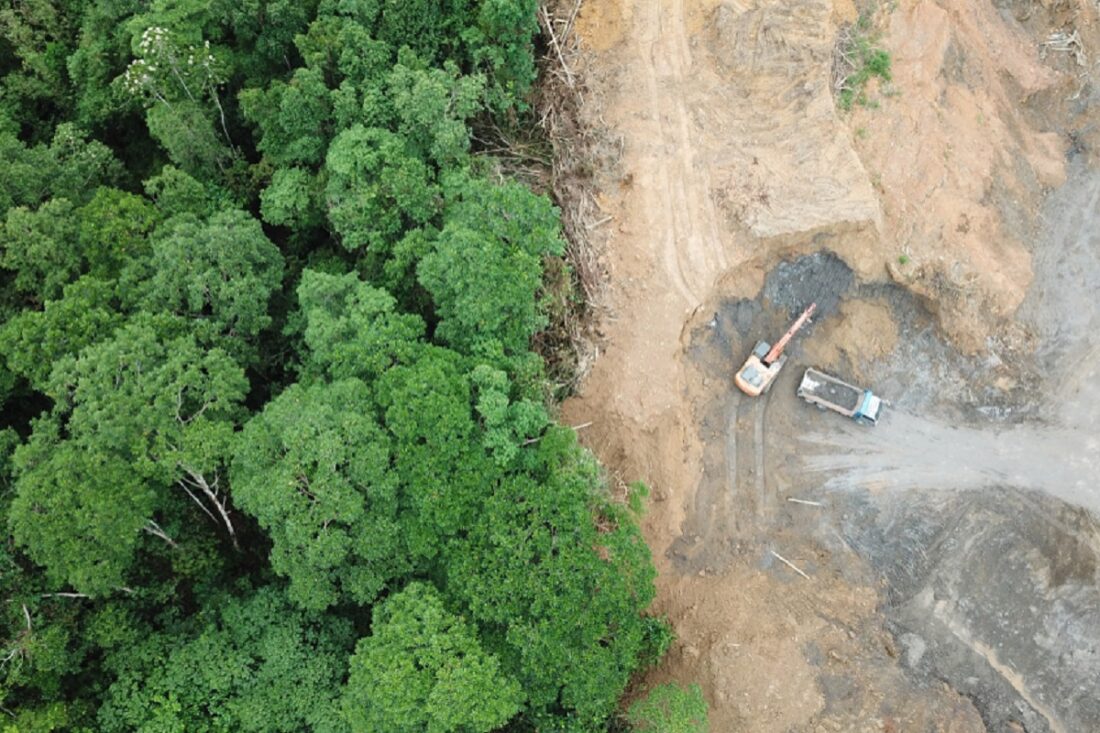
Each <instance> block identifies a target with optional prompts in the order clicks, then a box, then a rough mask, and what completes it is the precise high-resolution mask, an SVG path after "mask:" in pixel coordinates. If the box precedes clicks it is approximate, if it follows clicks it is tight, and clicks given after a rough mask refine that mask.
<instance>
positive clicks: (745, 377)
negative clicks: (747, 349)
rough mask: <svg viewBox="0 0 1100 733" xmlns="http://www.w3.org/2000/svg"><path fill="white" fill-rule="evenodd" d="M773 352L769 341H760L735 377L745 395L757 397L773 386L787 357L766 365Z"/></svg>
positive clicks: (735, 381)
mask: <svg viewBox="0 0 1100 733" xmlns="http://www.w3.org/2000/svg"><path fill="white" fill-rule="evenodd" d="M769 351H771V344H769V343H768V342H767V341H758V342H757V343H756V348H754V349H753V350H752V354H751V355H750V356H749V358H748V359H746V360H745V363H744V364H743V365H742V366H741V370H740V371H738V372H737V374H735V375H734V377H733V381H734V383H735V384H736V385H737V388H738V389H740V390H741V391H742V392H744V393H745V394H747V395H749V396H750V397H757V396H759V395H761V394H763V393H764V392H767V391H768V389H769V388H770V387H771V386H772V382H773V381H774V380H775V376H776V375H777V374H779V370H780V369H782V368H783V362H784V361H786V359H787V357H785V356H781V357H779V358H778V359H777V360H776V361H775V362H774V363H772V364H771V365H767V364H765V363H764V358H765V357H766V356H767V355H768V352H769Z"/></svg>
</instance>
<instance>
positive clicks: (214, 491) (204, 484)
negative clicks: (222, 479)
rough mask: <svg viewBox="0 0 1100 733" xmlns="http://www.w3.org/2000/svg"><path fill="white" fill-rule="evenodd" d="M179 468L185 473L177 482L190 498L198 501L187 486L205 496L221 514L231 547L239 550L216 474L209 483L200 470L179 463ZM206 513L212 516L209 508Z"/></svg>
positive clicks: (225, 500) (235, 533)
mask: <svg viewBox="0 0 1100 733" xmlns="http://www.w3.org/2000/svg"><path fill="white" fill-rule="evenodd" d="M180 468H182V469H183V471H184V473H185V474H187V475H186V476H184V477H183V478H181V479H179V481H178V482H177V483H179V485H180V486H182V487H183V488H184V491H187V493H188V494H190V495H191V498H192V499H195V501H198V499H197V497H195V496H194V495H193V494H192V492H191V491H189V490H188V488H189V487H190V488H192V489H197V490H198V491H200V492H201V493H202V494H203V495H204V496H206V498H207V499H208V500H209V501H210V503H211V504H213V505H214V509H216V510H217V512H218V514H219V515H220V516H221V520H222V524H224V525H225V529H226V531H227V532H228V533H229V539H230V540H231V541H232V542H233V549H234V550H240V549H241V547H240V545H239V544H238V543H237V532H236V530H234V529H233V521H232V520H231V519H230V518H229V510H228V509H227V508H226V503H227V501H228V497H226V496H223V495H222V494H221V493H220V492H219V491H218V481H219V477H218V474H217V473H215V474H214V481H213V483H210V482H208V481H207V480H206V477H205V476H203V475H202V474H201V473H200V472H198V471H196V470H194V469H192V468H189V467H188V466H185V465H183V464H180ZM199 506H203V504H202V502H199ZM203 508H204V509H205V508H206V507H205V506H203ZM206 513H207V515H209V516H211V518H212V517H213V515H211V514H210V511H209V510H207V512H206ZM215 521H216V520H215Z"/></svg>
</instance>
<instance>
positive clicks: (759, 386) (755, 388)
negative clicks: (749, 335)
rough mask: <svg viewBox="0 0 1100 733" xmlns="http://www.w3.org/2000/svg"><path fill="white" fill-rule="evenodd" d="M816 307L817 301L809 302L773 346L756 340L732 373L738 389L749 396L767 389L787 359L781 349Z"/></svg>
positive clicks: (755, 395)
mask: <svg viewBox="0 0 1100 733" xmlns="http://www.w3.org/2000/svg"><path fill="white" fill-rule="evenodd" d="M816 309H817V303H810V305H809V307H808V308H806V310H804V311H802V315H800V316H799V317H798V318H797V319H795V322H794V323H792V324H791V327H790V328H788V329H787V332H786V333H785V334H783V337H782V338H780V339H779V340H778V341H776V342H775V346H772V345H771V344H769V343H768V342H767V341H757V342H756V346H755V347H754V348H753V350H752V353H751V354H749V358H748V359H746V360H745V363H744V364H742V365H741V368H740V369H738V370H737V373H736V374H734V375H733V382H734V384H736V385H737V388H738V389H740V390H741V391H742V392H744V393H745V394H747V395H748V396H749V397H758V396H759V395H760V394H761V393H762V392H767V391H768V389H769V388H770V387H771V386H772V382H774V381H775V378H776V376H778V375H779V370H780V369H782V368H783V363H784V362H785V361H786V360H787V357H785V356H784V355H783V349H785V348H787V344H788V343H789V342H790V340H791V339H792V338H793V337H794V335H795V334H796V333H798V329H800V328H802V326H804V325H805V324H806V322H807V321H809V320H810V316H812V315H813V313H814V310H816Z"/></svg>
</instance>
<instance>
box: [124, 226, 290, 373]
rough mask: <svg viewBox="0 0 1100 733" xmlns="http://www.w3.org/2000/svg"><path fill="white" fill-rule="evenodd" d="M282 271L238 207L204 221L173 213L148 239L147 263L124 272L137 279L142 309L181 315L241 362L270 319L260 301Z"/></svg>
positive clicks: (251, 351) (270, 248) (277, 259)
mask: <svg viewBox="0 0 1100 733" xmlns="http://www.w3.org/2000/svg"><path fill="white" fill-rule="evenodd" d="M282 276H283V258H282V255H281V254H280V253H279V250H278V249H277V248H276V247H275V245H273V244H272V243H271V241H270V240H268V238H267V237H266V236H265V235H264V232H263V229H262V228H261V227H260V223H259V222H258V221H256V220H255V219H253V218H252V217H251V216H249V215H248V214H246V213H244V212H243V211H221V212H218V213H217V214H214V215H213V216H211V217H210V218H209V219H207V220H206V221H202V220H200V219H199V218H198V217H195V216H192V215H186V214H185V215H180V216H177V217H174V218H173V219H171V220H170V221H169V222H167V223H166V225H165V226H164V227H163V228H162V229H160V230H158V231H157V233H156V235H155V236H154V237H153V246H152V256H151V258H150V259H149V261H148V263H144V262H143V263H140V265H139V268H138V269H137V270H136V271H135V272H134V273H132V274H131V277H132V278H139V279H141V280H143V281H144V284H143V286H142V287H141V292H142V296H141V305H142V306H144V307H145V308H146V309H147V310H149V311H150V312H153V313H164V312H167V313H172V314H175V315H177V316H179V317H181V318H184V319H187V320H188V321H189V323H190V324H191V327H192V329H193V330H194V332H195V333H196V334H197V335H198V336H199V338H200V339H202V340H204V341H206V342H208V343H214V344H218V345H220V346H222V347H223V348H225V349H226V350H227V351H229V352H230V353H231V354H233V355H234V356H235V357H237V358H238V359H240V360H241V361H242V362H244V363H247V362H249V361H251V360H252V359H253V358H254V355H253V354H254V350H255V348H254V347H255V342H256V338H257V336H258V335H259V333H260V331H261V330H263V329H264V328H265V327H266V326H267V325H268V324H270V323H271V317H270V316H269V315H268V301H269V299H270V298H271V294H272V292H273V291H274V290H275V289H276V288H278V287H279V285H280V283H281V282H282Z"/></svg>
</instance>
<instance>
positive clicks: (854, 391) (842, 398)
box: [798, 368, 882, 425]
mask: <svg viewBox="0 0 1100 733" xmlns="http://www.w3.org/2000/svg"><path fill="white" fill-rule="evenodd" d="M798 396H799V397H801V398H802V399H804V400H806V401H807V402H809V403H810V404H811V405H814V406H815V407H817V408H818V409H819V410H832V411H833V412H839V413H840V414H841V415H844V416H845V417H850V418H852V419H853V420H855V421H856V422H858V423H860V424H861V425H874V424H875V423H876V422H878V416H879V412H880V411H881V410H882V399H880V398H879V397H876V396H875V395H874V394H873V393H872V392H871V390H869V389H862V388H860V387H856V386H854V385H851V384H848V383H847V382H845V381H842V380H840V379H837V378H836V377H834V376H831V375H829V374H826V373H825V372H822V371H818V370H817V369H813V368H810V369H807V370H806V373H805V374H803V375H802V383H801V384H799V385H798Z"/></svg>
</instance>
